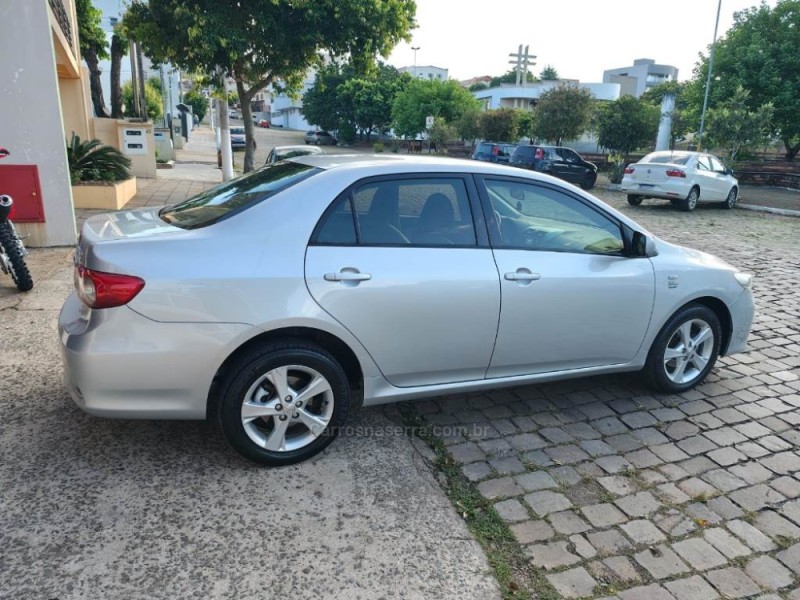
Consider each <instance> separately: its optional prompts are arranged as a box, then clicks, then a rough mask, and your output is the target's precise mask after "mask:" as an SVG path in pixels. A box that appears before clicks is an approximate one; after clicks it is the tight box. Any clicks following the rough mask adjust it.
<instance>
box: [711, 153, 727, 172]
mask: <svg viewBox="0 0 800 600" xmlns="http://www.w3.org/2000/svg"><path fill="white" fill-rule="evenodd" d="M709 159H710V160H711V170H712V171H714V172H716V173H722V172H724V171H725V167H724V166H723V165H722V163H721V162H719V161H718V160H717V159H716V158H714V157H713V156H709Z"/></svg>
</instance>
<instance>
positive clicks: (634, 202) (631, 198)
mask: <svg viewBox="0 0 800 600" xmlns="http://www.w3.org/2000/svg"><path fill="white" fill-rule="evenodd" d="M642 200H644V197H642V196H637V195H636V194H628V204H630V205H631V206H639V205H640V204H641V203H642Z"/></svg>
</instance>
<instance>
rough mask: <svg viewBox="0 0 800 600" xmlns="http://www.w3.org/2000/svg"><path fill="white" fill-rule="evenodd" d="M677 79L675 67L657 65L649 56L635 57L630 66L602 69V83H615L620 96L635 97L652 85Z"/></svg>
mask: <svg viewBox="0 0 800 600" xmlns="http://www.w3.org/2000/svg"><path fill="white" fill-rule="evenodd" d="M677 80H678V69H677V68H675V67H673V66H671V65H657V64H656V61H654V60H652V59H650V58H637V59H636V60H634V61H633V65H632V66H630V67H620V68H618V69H608V70H606V71H603V82H604V83H617V84H619V86H620V94H621V95H622V96H635V97H636V98H638V97H639V96H641V95H642V94H644V93H645V92H646V91H647V90H649V89H650V88H652V87H654V86H657V85H659V84H661V83H667V82H669V81H677Z"/></svg>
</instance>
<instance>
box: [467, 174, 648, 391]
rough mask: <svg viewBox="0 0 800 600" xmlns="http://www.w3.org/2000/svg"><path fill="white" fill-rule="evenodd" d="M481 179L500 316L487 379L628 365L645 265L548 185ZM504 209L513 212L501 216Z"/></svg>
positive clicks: (640, 316) (644, 323) (592, 212)
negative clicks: (492, 222) (492, 223)
mask: <svg viewBox="0 0 800 600" xmlns="http://www.w3.org/2000/svg"><path fill="white" fill-rule="evenodd" d="M483 181H484V184H485V185H484V187H483V188H482V190H481V192H482V194H483V195H484V202H486V203H488V204H489V205H491V207H492V209H493V210H492V211H491V212H492V213H493V214H494V215H495V218H496V216H497V215H498V214H499V215H501V216H500V224H499V227H492V228H490V233H491V234H492V246H493V247H494V255H495V261H496V262H497V267H498V270H499V273H500V285H501V293H502V309H501V313H500V326H499V329H498V333H497V342H496V345H495V351H494V354H493V356H492V362H491V365H490V367H489V370H488V372H487V377H505V376H514V375H523V374H534V373H548V372H554V371H564V370H571V369H582V368H588V367H600V366H607V365H619V364H624V363H627V362H629V361H630V360H631V359H633V357H634V356H635V355H636V353H637V352H638V351H639V348H640V347H641V344H642V341H643V339H644V336H645V333H646V331H647V327H648V324H649V322H650V316H651V312H652V308H653V299H654V293H655V283H654V275H653V267H652V264H651V263H650V260H649V259H647V258H630V257H627V256H625V253H624V243H623V237H622V234H621V230H620V224H619V223H618V222H616V221H615V220H614V219H613V217H612V216H610V215H607V214H606V213H604V212H603V211H602V210H601V209H600V208H599V207H595V206H593V205H590V204H589V203H586V202H585V201H584V200H582V199H580V198H578V197H576V196H572V195H570V194H568V193H567V192H566V191H563V190H559V189H556V188H555V187H550V186H548V185H546V184H539V183H532V182H529V181H521V180H514V179H510V178H502V179H501V178H497V179H494V178H492V179H490V178H486V179H484V180H483ZM509 207H512V208H513V209H514V211H515V212H516V214H513V215H512V216H508V215H509V212H510V211H509V210H508V208H509ZM501 209H502V210H501ZM504 215H505V216H504Z"/></svg>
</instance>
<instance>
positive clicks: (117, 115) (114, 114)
mask: <svg viewBox="0 0 800 600" xmlns="http://www.w3.org/2000/svg"><path fill="white" fill-rule="evenodd" d="M127 52H128V38H127V37H126V36H125V31H124V28H123V27H122V26H121V25H119V24H118V25H116V26H115V27H114V34H113V35H112V36H111V73H110V76H111V118H112V119H121V118H122V84H121V82H120V72H121V70H122V68H121V67H122V57H123V56H125V54H127Z"/></svg>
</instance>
